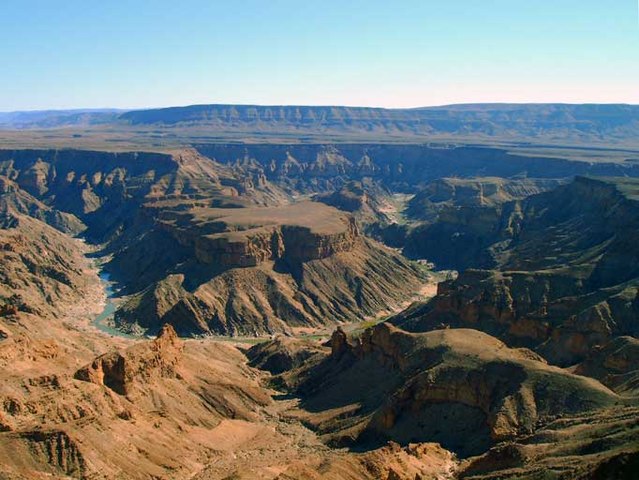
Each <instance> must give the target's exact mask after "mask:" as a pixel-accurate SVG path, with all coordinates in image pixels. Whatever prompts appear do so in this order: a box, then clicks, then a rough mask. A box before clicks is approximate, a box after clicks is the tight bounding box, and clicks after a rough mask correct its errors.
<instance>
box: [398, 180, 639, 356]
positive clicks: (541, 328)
mask: <svg viewBox="0 0 639 480" xmlns="http://www.w3.org/2000/svg"><path fill="white" fill-rule="evenodd" d="M636 188H637V182H636V181H633V180H628V179H607V180H606V179H591V178H577V179H576V180H575V181H574V182H573V183H571V184H569V185H566V186H562V187H559V188H558V189H556V190H553V191H550V192H547V193H543V194H540V195H534V196H532V197H529V198H527V199H525V200H523V201H521V202H520V203H519V207H518V210H519V214H518V216H517V218H516V219H515V221H511V222H504V221H503V220H502V222H501V223H502V225H506V224H508V225H509V228H508V230H507V232H506V234H505V236H502V237H498V239H497V240H498V241H497V242H496V243H494V244H493V245H490V246H488V247H487V248H484V249H483V252H484V254H486V255H488V256H489V257H490V258H491V259H492V263H493V267H494V268H495V270H492V271H471V270H469V271H466V272H464V273H463V274H462V275H460V276H459V278H458V279H457V280H455V281H452V282H447V283H446V284H443V285H441V287H440V291H439V295H438V296H437V297H436V298H435V299H434V300H433V302H432V303H431V304H429V305H424V306H422V307H414V308H413V309H411V310H410V311H407V312H404V313H402V314H401V315H399V316H398V317H397V318H396V319H394V320H393V322H394V323H396V324H397V325H402V326H403V327H404V328H407V329H410V330H419V331H423V330H428V329H432V328H438V327H439V326H440V325H442V324H443V325H451V326H457V327H459V326H465V327H472V328H479V329H482V330H484V331H487V332H490V333H492V334H494V335H497V336H499V337H500V338H503V339H504V340H506V341H507V342H508V343H510V344H513V345H525V346H528V347H531V348H535V349H537V351H538V352H539V353H541V354H542V355H543V356H544V357H545V358H547V359H548V360H550V361H551V362H553V363H558V364H562V365H569V364H574V363H576V362H579V361H581V360H583V359H584V358H586V357H587V355H588V354H589V352H590V351H591V350H592V348H594V347H595V346H597V345H604V344H605V343H607V342H608V341H609V340H611V339H612V338H614V337H615V336H619V335H633V336H636V335H638V334H639V330H638V326H637V325H638V324H637V322H636V321H635V320H634V319H635V318H636V314H637V308H638V307H637V306H638V303H637V287H636V285H635V283H636V282H635V279H636V278H637V276H639V270H638V268H639V251H637V249H636V245H637V244H638V243H637V238H636V237H637V231H639V230H638V227H639V207H638V205H639V204H637V201H636V198H637V197H636V193H635V192H636ZM510 218H511V220H512V217H510ZM503 238H506V239H507V240H503ZM622 265H623V266H622Z"/></svg>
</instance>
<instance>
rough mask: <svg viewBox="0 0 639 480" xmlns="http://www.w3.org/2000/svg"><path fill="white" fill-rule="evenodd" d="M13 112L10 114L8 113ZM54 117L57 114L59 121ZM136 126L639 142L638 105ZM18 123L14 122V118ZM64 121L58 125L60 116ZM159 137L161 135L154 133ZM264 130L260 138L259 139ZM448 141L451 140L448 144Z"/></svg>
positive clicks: (185, 117) (326, 114) (261, 111)
mask: <svg viewBox="0 0 639 480" xmlns="http://www.w3.org/2000/svg"><path fill="white" fill-rule="evenodd" d="M9 115H10V114H9ZM52 116H53V115H52ZM54 118H55V117H54ZM119 118H120V120H121V121H122V122H123V123H126V124H131V125H134V126H135V127H136V132H137V131H138V130H139V129H140V128H141V127H144V126H146V127H147V128H149V127H153V128H154V129H158V128H167V129H170V128H171V127H178V128H181V129H182V130H180V131H181V132H182V134H184V133H183V130H184V128H188V127H191V128H193V129H194V130H195V131H196V132H207V134H208V135H210V134H211V133H212V132H214V133H215V137H216V138H217V137H218V136H219V135H223V134H226V135H228V136H229V137H231V138H237V137H239V138H244V139H245V138H247V137H249V138H251V137H252V136H255V137H257V138H260V137H263V136H269V135H270V136H273V137H274V138H276V139H278V140H279V139H281V138H290V137H291V136H292V135H293V136H296V137H301V138H303V139H304V140H306V141H308V139H309V138H311V139H317V138H324V139H325V138H327V137H328V138H331V139H334V138H338V139H341V140H342V141H344V140H345V139H346V140H347V141H348V140H351V141H352V140H353V139H360V138H365V139H370V138H387V139H389V140H393V141H397V139H398V138H415V139H416V141H423V139H424V138H425V136H426V137H429V138H433V137H434V138H437V137H438V136H444V138H446V139H449V138H451V137H453V138H455V137H457V138H459V137H461V138H467V137H471V138H476V137H477V136H480V137H482V138H486V137H489V138H490V137H492V138H507V139H508V140H510V141H512V139H513V138H518V139H524V138H525V139H531V138H535V139H537V141H539V139H543V138H547V137H550V138H552V139H553V140H554V141H556V140H557V139H558V138H561V139H564V140H565V139H571V140H572V141H580V142H583V141H584V140H585V141H600V140H601V138H607V139H614V140H617V141H618V140H622V139H626V140H627V139H629V138H634V137H636V131H637V119H638V118H639V112H638V111H637V107H636V106H634V105H564V104H533V105H530V104H529V105H522V104H465V105H448V106H441V107H426V108H411V109H385V108H365V107H340V106H299V105H286V106H284V105H279V106H278V105H272V106H263V105H191V106H185V107H169V108H160V109H150V110H137V111H131V112H126V113H123V114H122V115H121V116H120V117H119ZM14 121H15V120H14ZM58 121H60V120H59V119H58ZM153 131H154V132H155V131H156V130H153ZM256 132H259V135H256ZM447 141H449V140H447Z"/></svg>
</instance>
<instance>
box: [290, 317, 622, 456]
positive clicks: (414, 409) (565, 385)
mask: <svg viewBox="0 0 639 480" xmlns="http://www.w3.org/2000/svg"><path fill="white" fill-rule="evenodd" d="M331 344H332V346H333V352H332V354H331V355H330V356H328V357H326V359H325V361H324V362H322V363H319V364H316V365H313V366H311V367H309V369H310V371H309V372H305V373H303V374H301V373H300V372H299V371H298V370H295V371H293V372H292V373H288V374H287V373H284V374H283V376H284V377H287V376H290V375H295V376H298V377H300V378H301V380H300V381H299V382H298V383H297V384H295V381H294V380H292V379H290V378H288V379H286V381H285V382H283V383H284V384H287V385H292V386H293V388H294V391H295V392H296V393H297V394H299V395H300V396H301V397H302V407H303V408H304V409H305V411H306V412H307V413H304V412H300V415H301V416H302V417H303V418H304V419H305V421H306V422H308V423H309V424H310V425H313V426H314V428H316V429H317V430H318V432H319V433H320V434H322V435H323V436H324V438H325V439H326V440H327V441H329V442H331V443H337V444H348V445H371V444H375V443H376V442H380V441H381V442H384V441H386V440H393V441H397V442H399V443H401V444H407V443H409V442H439V443H441V444H442V445H443V446H444V447H445V448H447V449H449V450H453V451H455V452H457V453H458V454H460V455H469V454H471V455H472V454H477V453H482V452H483V451H485V450H487V449H488V448H489V447H490V446H491V445H492V444H493V443H494V442H499V441H503V440H505V439H512V438H515V437H516V436H517V435H520V434H523V433H532V432H533V431H534V430H535V429H536V428H537V427H536V426H537V425H538V423H539V422H542V423H543V422H544V421H547V420H548V419H552V418H554V417H555V416H557V415H562V414H565V413H575V412H585V411H588V410H593V409H600V408H606V407H608V406H611V405H613V404H614V403H615V402H616V401H617V400H618V397H617V396H616V395H615V394H614V393H613V392H612V391H610V390H609V389H607V388H606V387H604V386H603V385H601V384H600V383H598V382H597V381H594V380H591V379H587V378H585V377H580V376H577V375H573V374H570V373H568V372H566V371H564V370H561V369H559V368H556V367H551V366H548V365H547V364H546V363H545V362H544V361H543V359H542V358H541V357H539V356H538V355H536V354H534V353H533V352H531V351H530V350H527V349H509V348H508V347H506V345H504V344H503V343H502V342H500V341H499V340H497V339H495V338H493V337H491V336H489V335H486V334H484V333H481V332H479V331H476V330H467V329H445V330H437V331H433V332H428V333H421V334H411V333H407V332H405V331H402V330H400V329H398V328H396V327H393V326H392V325H389V324H387V323H381V324H379V325H377V326H375V327H373V328H371V329H369V330H366V331H365V332H364V334H363V335H362V337H361V338H360V339H359V340H358V341H353V340H347V339H346V338H345V336H344V334H343V332H336V333H335V334H334V335H333V339H332V341H331ZM315 411H318V412H321V413H318V414H317V415H316V416H315V415H313V414H312V413H310V412H315ZM329 412H330V413H329Z"/></svg>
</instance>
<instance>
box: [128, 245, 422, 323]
mask: <svg viewBox="0 0 639 480" xmlns="http://www.w3.org/2000/svg"><path fill="white" fill-rule="evenodd" d="M299 258H300V254H299V253H298V254H297V256H296V257H294V260H295V263H293V262H290V261H287V262H285V263H284V262H283V264H282V265H278V263H274V262H272V261H269V262H263V263H261V264H259V265H257V266H255V267H245V268H231V269H228V270H224V271H223V272H221V273H217V272H215V271H214V272H212V273H202V274H201V275H200V277H199V278H200V280H199V282H197V283H195V285H192V283H193V282H194V281H196V280H198V277H195V278H194V277H191V278H190V279H189V276H188V275H173V276H170V277H167V279H166V280H163V281H160V282H158V283H155V284H153V285H151V286H150V287H148V288H146V289H145V290H143V291H142V292H140V293H139V294H136V295H133V296H132V297H131V298H130V299H129V300H128V301H127V302H126V303H125V304H124V305H123V306H122V307H121V308H120V310H118V312H117V313H116V322H118V324H119V325H120V326H121V327H123V328H127V327H128V326H130V325H134V326H138V327H140V328H142V329H144V330H149V331H150V332H154V331H157V329H159V327H160V325H161V324H162V323H170V324H171V325H173V326H174V327H175V329H176V330H177V331H178V333H180V335H193V334H207V333H222V334H233V335H235V334H251V335H256V334H257V335H260V334H265V333H267V334H272V333H275V332H287V331H290V328H291V327H297V326H300V327H301V326H313V327H319V326H322V325H326V324H331V323H339V322H345V321H352V320H355V319H360V318H362V316H365V315H375V314H377V313H378V312H380V311H383V310H386V309H388V308H393V307H397V306H399V305H401V304H402V303H403V302H404V301H406V300H407V299H408V298H410V296H411V295H412V292H415V291H416V290H417V289H418V288H419V285H421V283H422V282H423V281H425V272H423V271H422V270H421V269H420V268H418V267H417V266H415V265H413V264H411V263H409V262H407V261H406V260H404V259H403V258H402V257H401V256H400V255H399V254H398V253H396V252H394V251H392V250H390V249H387V248H385V247H383V246H381V245H379V244H377V243H376V242H373V241H371V240H368V239H365V238H358V239H357V240H356V242H355V244H354V248H353V250H350V251H344V252H337V253H334V254H332V255H330V256H328V257H326V258H320V259H316V260H306V261H299ZM302 258H303V257H302ZM205 267H207V265H206V264H205V265H204V268H205ZM188 270H189V271H191V270H192V269H191V267H188ZM193 271H197V270H195V269H193Z"/></svg>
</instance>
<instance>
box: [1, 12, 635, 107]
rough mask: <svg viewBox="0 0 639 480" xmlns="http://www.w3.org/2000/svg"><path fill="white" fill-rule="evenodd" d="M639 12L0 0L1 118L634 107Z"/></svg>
mask: <svg viewBox="0 0 639 480" xmlns="http://www.w3.org/2000/svg"><path fill="white" fill-rule="evenodd" d="M638 7H639V1H638V0H550V1H548V0H534V1H533V0H477V1H471V0H441V1H436V0H405V1H402V0H394V1H392V0H385V1H377V0H361V1H360V0H341V1H334V0H322V1H316V0H306V1H305V0H296V1H289V0H263V1H258V0H226V1H216V0H179V1H175V0H126V1H124V0H109V1H98V0H1V5H0V61H1V62H2V67H0V111H14V110H37V109H64V108H89V107H91V108H102V107H113V108H149V107H160V106H171V105H190V104H199V103H239V104H262V105H280V104H288V105H352V106H380V107H418V106H428V105H444V104H451V103H478V102H567V103H634V104H639V13H638Z"/></svg>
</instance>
